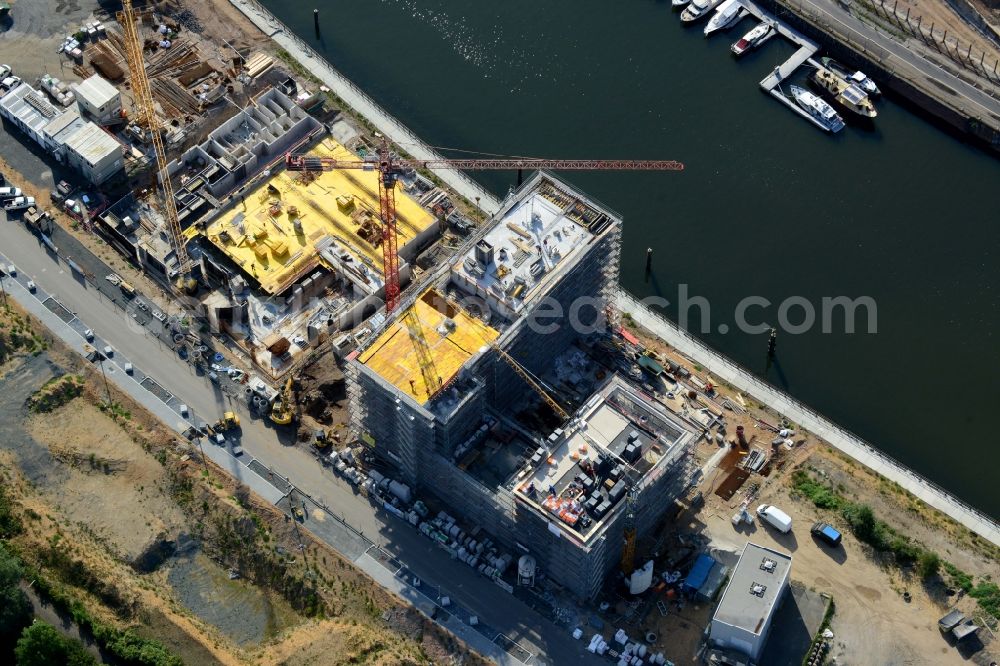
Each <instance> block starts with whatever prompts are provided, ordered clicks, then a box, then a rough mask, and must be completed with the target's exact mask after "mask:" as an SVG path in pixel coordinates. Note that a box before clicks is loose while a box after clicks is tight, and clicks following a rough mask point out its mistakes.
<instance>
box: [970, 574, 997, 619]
mask: <svg viewBox="0 0 1000 666" xmlns="http://www.w3.org/2000/svg"><path fill="white" fill-rule="evenodd" d="M969 596H970V597H972V598H973V599H975V600H976V601H978V602H979V607H980V608H982V609H983V610H984V611H986V612H987V613H989V614H990V615H992V616H993V617H995V618H1000V587H997V584H996V583H994V582H992V581H981V582H980V583H979V585H976V586H975V587H974V588H972V590H971V591H970V592H969Z"/></svg>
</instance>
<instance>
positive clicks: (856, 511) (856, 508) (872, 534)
mask: <svg viewBox="0 0 1000 666" xmlns="http://www.w3.org/2000/svg"><path fill="white" fill-rule="evenodd" d="M841 513H842V515H843V516H844V520H846V521H847V524H848V525H850V526H851V531H852V532H854V536H856V537H858V538H859V539H861V540H862V541H864V542H865V543H867V544H869V545H870V546H873V547H875V548H876V549H878V550H883V549H882V548H880V547H879V545H881V543H880V542H881V539H880V535H879V534H878V531H879V530H878V521H876V520H875V512H873V511H872V508H871V507H870V506H868V505H867V504H848V505H847V506H845V507H844V509H843V511H842V512H841ZM876 544H878V545H876Z"/></svg>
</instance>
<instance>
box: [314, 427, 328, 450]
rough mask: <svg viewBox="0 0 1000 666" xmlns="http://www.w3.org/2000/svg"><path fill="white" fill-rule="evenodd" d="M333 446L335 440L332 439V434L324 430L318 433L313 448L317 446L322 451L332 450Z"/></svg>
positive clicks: (319, 430)
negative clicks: (331, 446)
mask: <svg viewBox="0 0 1000 666" xmlns="http://www.w3.org/2000/svg"><path fill="white" fill-rule="evenodd" d="M332 444H333V438H332V437H330V433H328V432H327V431H326V430H323V429H322V428H320V429H318V430H317V431H316V435H315V439H313V446H315V447H316V448H317V449H319V450H320V451H323V450H324V449H328V448H330V445H332Z"/></svg>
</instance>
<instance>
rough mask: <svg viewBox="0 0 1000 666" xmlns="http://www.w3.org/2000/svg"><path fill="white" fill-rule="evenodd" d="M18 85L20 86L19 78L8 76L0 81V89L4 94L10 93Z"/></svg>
mask: <svg viewBox="0 0 1000 666" xmlns="http://www.w3.org/2000/svg"><path fill="white" fill-rule="evenodd" d="M19 85H21V77H20V76H8V77H7V78H5V79H3V80H0V88H3V89H4V92H10V91H11V90H13V89H14V88H16V87H18V86H19Z"/></svg>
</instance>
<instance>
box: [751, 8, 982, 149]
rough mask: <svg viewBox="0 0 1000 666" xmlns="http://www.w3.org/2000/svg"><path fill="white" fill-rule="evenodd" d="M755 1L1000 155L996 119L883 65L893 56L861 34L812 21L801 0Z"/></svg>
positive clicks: (889, 89)
mask: <svg viewBox="0 0 1000 666" xmlns="http://www.w3.org/2000/svg"><path fill="white" fill-rule="evenodd" d="M757 4H758V5H759V6H761V7H763V8H764V9H767V10H768V11H769V12H771V13H773V14H775V15H776V16H777V17H778V19H779V20H780V21H782V22H784V23H787V24H789V25H791V26H792V27H794V28H795V29H797V30H798V31H800V32H801V33H802V34H804V35H806V36H807V37H809V38H810V39H813V40H815V41H817V42H819V43H820V44H821V45H822V50H823V51H824V52H825V53H827V54H829V55H831V56H833V57H834V58H836V59H837V60H839V61H841V62H843V63H845V64H847V65H850V66H853V67H855V68H856V69H860V70H863V71H864V72H865V73H866V74H868V75H869V76H871V77H872V78H874V79H876V80H877V81H878V82H879V86H880V87H881V88H882V90H883V91H884V92H888V93H889V94H891V95H893V96H894V97H896V98H898V99H900V100H902V101H903V102H905V103H906V104H907V105H908V106H910V107H911V108H912V109H914V110H916V111H917V112H918V113H920V115H923V116H925V117H928V118H929V119H930V120H931V121H933V122H935V123H937V124H939V125H942V126H944V127H945V128H946V129H948V130H950V131H952V132H955V133H957V134H959V135H961V136H962V137H963V138H968V139H971V140H973V141H974V142H975V143H977V144H979V145H981V146H982V147H984V148H987V149H989V150H991V151H993V152H995V153H1000V117H997V116H993V117H975V116H973V115H971V114H970V113H969V112H968V111H966V110H965V109H962V108H960V106H958V105H956V104H951V103H949V102H948V100H947V97H946V94H947V93H948V92H949V91H950V88H948V87H947V86H944V85H943V84H938V85H922V82H921V81H919V80H918V79H919V78H920V76H919V75H917V76H910V75H909V73H904V72H903V71H902V70H901V68H900V69H895V68H893V67H891V66H889V65H887V63H892V62H893V59H892V58H890V57H888V51H886V50H885V49H882V48H881V47H879V46H878V44H875V43H873V42H872V41H871V40H868V39H866V38H863V37H862V36H860V35H857V34H853V35H852V34H848V33H847V31H848V30H850V29H849V28H847V29H845V30H844V31H843V32H842V31H840V30H839V29H836V28H835V27H834V26H833V25H832V24H831V25H827V24H826V23H825V22H822V21H821V20H817V19H815V18H814V17H812V16H811V15H808V14H807V13H805V12H804V11H803V5H802V4H801V3H795V4H793V3H790V2H782V1H780V0H757ZM938 32H939V33H940V30H939V31H938ZM887 39H891V38H889V37H887ZM956 68H957V66H956ZM913 73H915V72H913Z"/></svg>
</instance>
